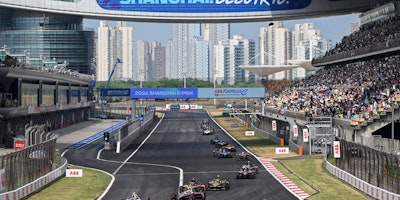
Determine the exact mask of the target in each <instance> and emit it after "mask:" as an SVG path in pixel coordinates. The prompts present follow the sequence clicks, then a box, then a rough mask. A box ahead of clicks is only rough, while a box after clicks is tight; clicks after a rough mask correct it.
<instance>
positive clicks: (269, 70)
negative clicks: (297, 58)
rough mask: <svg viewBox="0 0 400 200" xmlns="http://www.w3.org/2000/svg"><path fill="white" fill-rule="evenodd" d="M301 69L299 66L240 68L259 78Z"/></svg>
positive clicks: (246, 66)
mask: <svg viewBox="0 0 400 200" xmlns="http://www.w3.org/2000/svg"><path fill="white" fill-rule="evenodd" d="M298 67H301V66H300V65H243V66H240V68H242V69H244V70H247V71H251V72H253V73H255V74H257V75H258V76H260V77H266V76H268V75H271V74H274V73H277V72H281V71H286V70H290V69H294V68H298Z"/></svg>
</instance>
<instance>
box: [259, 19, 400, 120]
mask: <svg viewBox="0 0 400 200" xmlns="http://www.w3.org/2000/svg"><path fill="white" fill-rule="evenodd" d="M391 39H400V18H399V16H394V17H390V18H388V19H386V20H383V21H377V22H372V23H370V24H366V25H364V26H362V27H361V28H360V30H359V31H358V32H355V33H353V34H351V35H350V36H347V37H344V38H343V39H342V41H341V43H339V44H337V45H336V46H335V48H333V49H332V50H330V51H329V52H327V54H326V55H327V56H328V55H333V54H337V53H341V52H345V51H351V50H354V49H357V48H361V47H367V46H371V45H374V44H376V43H381V42H387V43H388V44H387V45H389V43H390V40H391ZM399 76H400V55H398V54H397V55H396V54H395V55H385V56H384V55H382V56H381V57H379V58H377V57H374V58H372V57H371V58H368V59H365V60H355V61H354V62H352V63H348V64H338V65H330V66H326V67H325V68H322V69H320V70H318V71H316V73H315V74H314V75H311V76H309V77H306V78H305V79H303V80H300V81H296V82H292V83H291V84H290V86H288V87H282V85H284V84H283V83H284V82H277V81H275V82H274V81H264V82H263V84H264V86H265V87H266V88H267V89H276V90H280V92H279V93H274V95H271V96H269V97H268V98H267V99H266V100H265V102H266V105H267V106H272V107H276V108H279V109H285V110H292V111H297V112H304V113H305V114H306V116H308V117H309V116H332V117H338V118H345V119H353V120H354V119H360V118H361V119H369V118H373V117H374V116H377V115H379V113H380V112H384V111H387V110H388V109H391V108H392V105H393V104H397V102H399V101H400V84H399V82H400V77H399Z"/></svg>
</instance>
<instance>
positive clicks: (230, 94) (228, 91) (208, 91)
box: [199, 88, 265, 98]
mask: <svg viewBox="0 0 400 200" xmlns="http://www.w3.org/2000/svg"><path fill="white" fill-rule="evenodd" d="M199 98H265V88H199Z"/></svg>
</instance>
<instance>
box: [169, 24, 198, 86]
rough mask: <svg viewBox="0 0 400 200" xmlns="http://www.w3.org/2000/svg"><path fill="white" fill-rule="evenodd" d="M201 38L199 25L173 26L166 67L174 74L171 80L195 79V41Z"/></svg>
mask: <svg viewBox="0 0 400 200" xmlns="http://www.w3.org/2000/svg"><path fill="white" fill-rule="evenodd" d="M200 37H201V26H200V24H187V23H180V24H173V25H172V40H171V51H170V55H169V56H171V57H170V61H169V62H168V63H167V65H168V66H167V67H168V69H169V70H170V71H172V72H174V73H171V74H170V73H167V75H171V77H167V78H171V79H176V78H177V79H183V78H185V77H196V75H195V71H196V66H195V56H196V55H195V52H194V51H195V49H196V48H195V41H197V40H198V39H199V38H200Z"/></svg>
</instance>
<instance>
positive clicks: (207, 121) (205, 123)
mask: <svg viewBox="0 0 400 200" xmlns="http://www.w3.org/2000/svg"><path fill="white" fill-rule="evenodd" d="M208 126H210V122H209V120H208V119H203V121H202V122H201V126H200V127H201V129H203V130H204V129H206V128H207V127H208Z"/></svg>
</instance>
